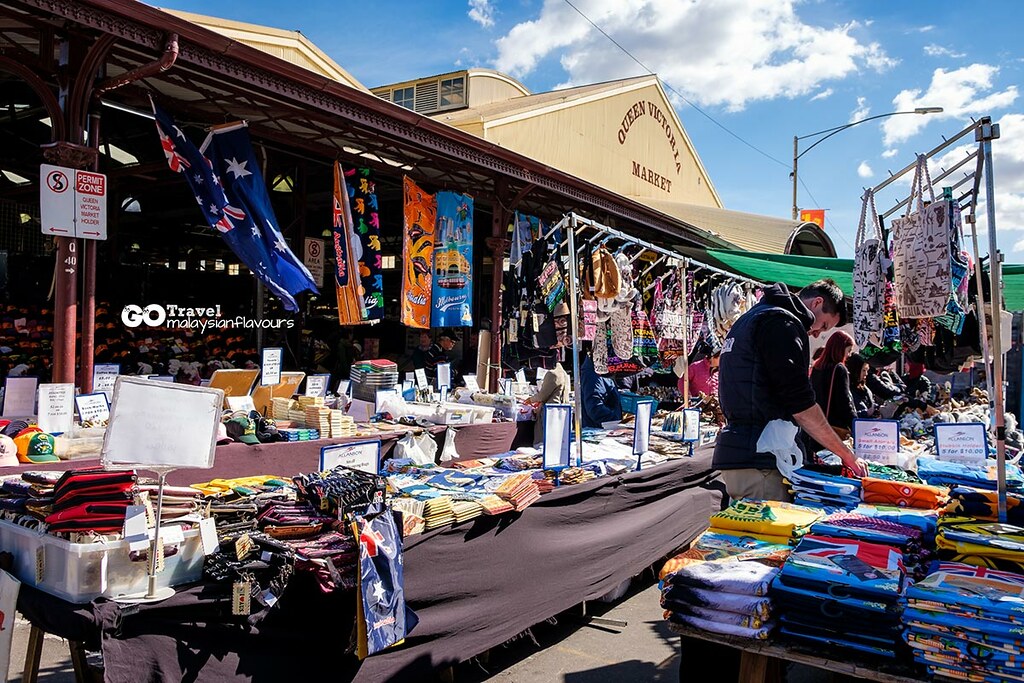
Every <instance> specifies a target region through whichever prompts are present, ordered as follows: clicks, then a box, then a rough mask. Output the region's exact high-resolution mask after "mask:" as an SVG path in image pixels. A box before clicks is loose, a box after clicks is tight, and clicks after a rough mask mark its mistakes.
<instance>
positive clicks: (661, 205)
mask: <svg viewBox="0 0 1024 683" xmlns="http://www.w3.org/2000/svg"><path fill="white" fill-rule="evenodd" d="M638 201H643V202H644V203H645V204H647V205H648V206H650V207H651V208H654V209H657V210H658V211H661V212H662V213H664V214H666V215H669V216H672V217H673V218H678V219H679V220H681V221H683V222H684V223H687V224H689V225H693V226H696V227H699V228H701V229H702V230H707V231H709V232H711V233H712V234H714V235H715V236H717V237H720V238H722V239H724V240H726V241H727V242H730V243H732V244H735V245H736V246H737V247H740V248H742V249H747V250H750V251H754V252H758V253H762V252H763V253H770V254H798V255H805V256H835V255H836V248H835V246H833V244H832V240H831V239H830V238H829V236H828V235H827V234H825V231H824V230H822V229H821V228H820V227H818V226H817V225H816V224H814V223H808V222H801V221H794V220H790V219H788V218H773V217H771V216H762V215H760V214H755V213H745V212H743V211H732V210H730V209H720V208H716V207H713V206H697V205H695V204H683V203H681V202H674V201H669V200H664V199H643V200H639V199H638Z"/></svg>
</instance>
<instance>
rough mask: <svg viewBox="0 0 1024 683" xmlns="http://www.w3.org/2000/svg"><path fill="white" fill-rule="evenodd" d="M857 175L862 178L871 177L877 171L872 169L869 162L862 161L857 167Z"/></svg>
mask: <svg viewBox="0 0 1024 683" xmlns="http://www.w3.org/2000/svg"><path fill="white" fill-rule="evenodd" d="M857 175H859V176H860V177H861V178H870V177H872V176H873V175H875V172H874V171H872V170H871V167H870V166H868V162H866V161H862V162H860V166H858V167H857Z"/></svg>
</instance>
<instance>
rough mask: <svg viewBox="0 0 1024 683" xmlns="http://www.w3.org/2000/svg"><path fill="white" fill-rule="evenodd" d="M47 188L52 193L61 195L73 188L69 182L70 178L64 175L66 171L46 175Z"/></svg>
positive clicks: (51, 172)
mask: <svg viewBox="0 0 1024 683" xmlns="http://www.w3.org/2000/svg"><path fill="white" fill-rule="evenodd" d="M46 186H47V187H48V188H50V191H51V192H56V193H57V194H60V193H61V192H65V191H67V189H68V188H69V187H71V182H70V181H69V180H68V177H67V176H66V175H64V171H50V172H49V173H48V174H47V175H46Z"/></svg>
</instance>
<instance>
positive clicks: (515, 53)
mask: <svg viewBox="0 0 1024 683" xmlns="http://www.w3.org/2000/svg"><path fill="white" fill-rule="evenodd" d="M575 4H576V5H577V6H578V7H579V8H580V10H581V11H583V12H584V13H585V14H586V15H587V16H588V17H590V18H591V19H592V20H593V21H594V22H595V23H596V24H597V25H598V26H600V27H601V28H602V29H603V30H605V31H606V32H607V33H608V34H609V35H611V36H612V37H613V38H614V39H615V40H616V41H617V42H618V43H619V44H621V45H622V46H623V47H624V48H625V49H626V50H629V51H630V53H632V54H633V55H634V56H635V57H636V58H637V59H638V60H639V61H641V62H643V63H644V64H645V65H646V66H647V67H649V68H650V69H653V70H654V71H655V72H657V73H658V75H659V76H661V78H662V79H663V80H665V81H666V82H667V83H669V84H671V85H672V86H673V87H674V88H676V89H677V90H679V91H680V92H682V93H683V94H684V95H685V96H686V97H687V98H689V99H692V100H695V101H697V102H699V103H700V104H703V105H719V106H723V107H725V108H727V109H729V110H731V111H737V110H740V109H743V107H745V106H746V105H747V104H748V103H750V102H755V101H759V100H770V99H775V98H789V99H793V98H798V97H804V96H808V95H810V94H811V93H814V92H818V91H820V90H821V89H822V88H823V87H825V85H826V84H827V83H828V82H830V81H838V80H841V79H844V78H846V77H848V76H851V75H853V74H856V73H858V72H860V71H862V70H865V69H868V70H870V69H873V70H878V71H881V70H885V69H887V68H889V67H890V66H892V64H894V63H895V62H894V61H893V60H892V59H890V58H889V57H888V56H887V55H886V54H885V51H884V50H883V49H882V47H881V46H880V45H879V44H878V43H866V42H864V41H862V40H860V39H859V38H858V37H857V35H856V34H858V33H859V32H862V31H863V29H864V27H863V24H860V23H857V22H850V23H847V24H842V25H837V26H820V25H813V24H809V23H805V22H804V21H803V20H802V19H801V18H800V17H799V16H798V15H797V12H796V9H795V8H796V7H797V6H798V5H799V4H800V3H799V2H798V0H707V1H705V2H699V3H697V2H685V3H684V2H662V1H660V0H578V1H577V2H576V3H575ZM495 44H496V47H497V49H498V55H497V57H496V59H495V61H494V66H495V67H496V68H497V69H498V70H499V71H504V72H507V73H510V74H512V75H514V76H523V75H526V74H528V73H530V72H531V71H533V70H534V69H535V68H537V66H538V64H539V63H540V62H541V61H542V60H544V59H547V58H550V57H557V58H558V59H559V60H560V63H561V65H562V67H563V68H564V69H565V71H566V72H567V74H568V78H567V79H566V83H565V85H579V84H585V83H595V82H600V81H606V80H611V79H616V78H625V77H628V76H636V75H639V74H642V73H644V69H643V68H642V67H641V66H640V65H638V64H637V63H636V62H634V61H633V60H631V59H630V58H629V57H628V56H626V55H625V54H623V53H622V52H621V51H620V50H619V49H618V48H616V47H615V46H614V45H613V44H612V43H611V42H610V41H609V40H608V39H607V38H605V37H604V36H603V35H601V34H600V33H599V32H598V31H597V30H595V29H594V28H593V27H592V26H591V25H590V24H589V23H588V22H587V21H586V19H584V18H583V17H582V16H580V15H579V14H578V13H576V12H575V11H574V10H573V9H572V7H570V6H569V5H568V4H567V3H566V2H564V1H563V0H544V4H543V7H542V9H541V12H540V15H539V16H538V17H537V18H536V19H533V20H531V21H524V22H522V23H520V24H517V25H516V26H514V27H513V28H512V29H511V31H509V32H508V34H506V35H505V36H504V37H502V38H500V39H498V40H497V41H496V43H495Z"/></svg>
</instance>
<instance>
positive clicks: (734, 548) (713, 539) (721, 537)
mask: <svg viewBox="0 0 1024 683" xmlns="http://www.w3.org/2000/svg"><path fill="white" fill-rule="evenodd" d="M792 550H793V547H792V546H790V545H782V544H779V543H770V542H768V541H761V540H758V539H756V538H751V537H749V536H747V537H745V538H739V537H737V536H729V535H728V534H717V533H715V532H713V531H705V532H704V533H703V534H701V535H700V536H698V537H697V540H696V541H694V542H693V545H691V546H690V548H689V549H687V550H685V551H683V552H681V553H679V554H678V555H676V556H675V557H673V558H672V559H670V560H669V561H668V562H666V563H665V566H664V567H662V568H661V572H660V573H659V575H658V578H659V579H664V578H665V577H666V576H668V575H669V574H671V573H672V572H675V571H678V570H680V569H682V568H683V567H688V566H690V565H692V564H700V563H701V562H740V561H743V560H757V561H758V562H761V563H762V564H766V565H768V566H771V567H781V566H782V563H783V562H785V561H786V559H787V558H788V557H789V553H790V552H792Z"/></svg>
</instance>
